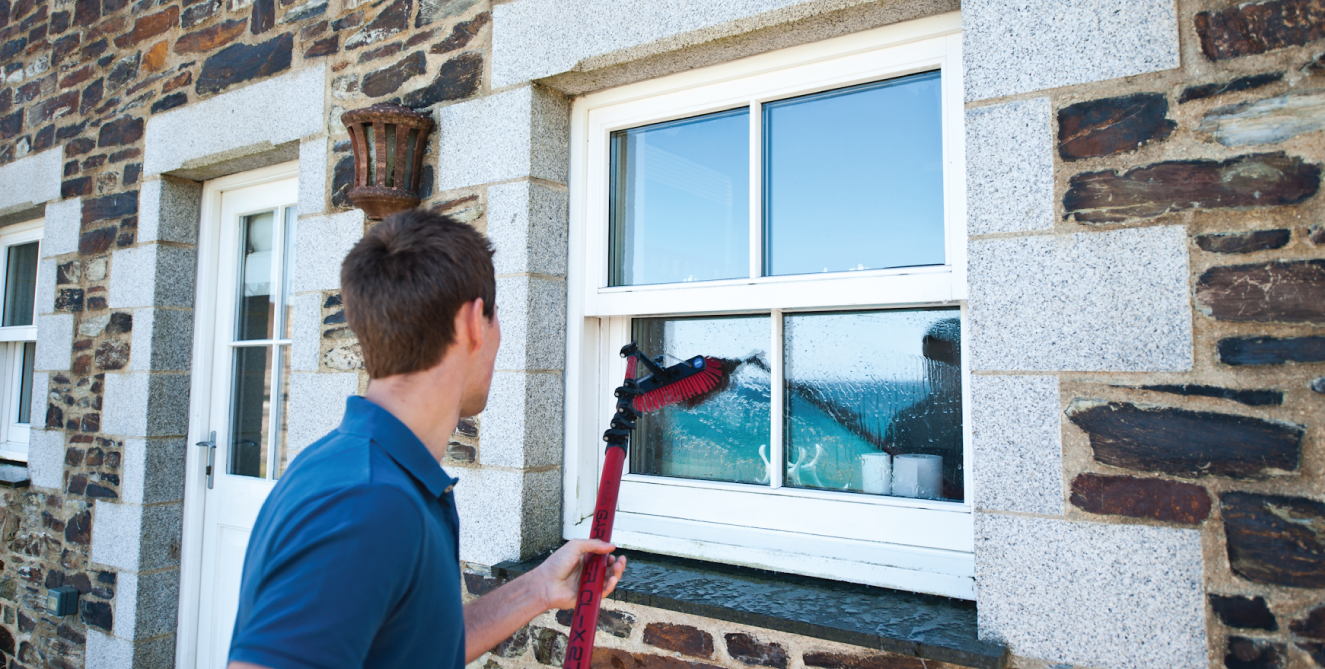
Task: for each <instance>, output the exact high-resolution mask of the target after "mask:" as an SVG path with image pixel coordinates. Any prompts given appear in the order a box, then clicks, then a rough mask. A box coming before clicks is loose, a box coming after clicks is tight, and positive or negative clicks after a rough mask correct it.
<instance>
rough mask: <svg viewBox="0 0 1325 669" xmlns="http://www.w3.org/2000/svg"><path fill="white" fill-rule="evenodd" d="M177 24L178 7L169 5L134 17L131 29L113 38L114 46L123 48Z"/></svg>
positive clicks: (154, 35)
mask: <svg viewBox="0 0 1325 669" xmlns="http://www.w3.org/2000/svg"><path fill="white" fill-rule="evenodd" d="M177 25H179V7H178V6H176V5H171V6H169V7H166V8H165V9H163V10H161V11H159V12H157V13H155V14H150V15H148V16H144V17H141V18H138V19H136V20H135V21H134V22H133V30H130V31H129V32H127V33H125V34H123V35H120V36H119V37H116V38H115V46H117V47H119V48H121V49H125V48H128V47H130V46H133V45H134V44H137V43H139V42H141V41H143V40H145V39H149V38H152V37H156V36H157V35H160V34H162V33H165V32H166V31H168V30H170V29H171V28H174V27H175V26H177Z"/></svg>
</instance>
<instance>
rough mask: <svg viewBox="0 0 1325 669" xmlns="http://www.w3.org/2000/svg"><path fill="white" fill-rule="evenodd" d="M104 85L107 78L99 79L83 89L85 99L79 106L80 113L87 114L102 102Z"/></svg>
mask: <svg viewBox="0 0 1325 669" xmlns="http://www.w3.org/2000/svg"><path fill="white" fill-rule="evenodd" d="M104 86H105V79H97V80H96V81H94V82H92V83H90V84H88V85H87V88H84V89H83V101H82V103H81V104H79V106H78V113H80V114H86V113H88V112H89V111H92V108H93V107H95V106H96V105H97V104H98V103H100V102H101V93H102V89H103V87H104Z"/></svg>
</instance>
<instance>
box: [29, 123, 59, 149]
mask: <svg viewBox="0 0 1325 669" xmlns="http://www.w3.org/2000/svg"><path fill="white" fill-rule="evenodd" d="M54 143H55V126H54V125H48V126H46V127H45V128H42V129H41V130H38V131H37V134H35V135H33V136H32V151H33V152H34V153H35V152H37V151H44V150H46V149H49V148H51V145H52V144H54Z"/></svg>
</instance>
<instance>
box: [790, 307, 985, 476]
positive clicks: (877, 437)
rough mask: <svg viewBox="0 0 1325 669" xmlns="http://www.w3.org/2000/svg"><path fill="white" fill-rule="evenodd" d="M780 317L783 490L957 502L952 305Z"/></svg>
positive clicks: (957, 359) (957, 365)
mask: <svg viewBox="0 0 1325 669" xmlns="http://www.w3.org/2000/svg"><path fill="white" fill-rule="evenodd" d="M783 323H784V328H785V333H786V345H785V346H786V348H785V359H786V386H785V391H786V401H785V423H784V426H785V430H786V432H785V434H786V441H785V444H786V446H785V452H786V458H785V459H786V462H785V463H784V465H785V467H786V470H785V471H786V476H785V484H786V485H787V486H788V487H803V488H822V489H829V490H846V491H852V492H867V493H872V494H885V495H886V494H890V495H893V496H897V497H921V498H928V499H948V500H962V499H964V491H963V488H964V484H963V472H964V463H963V461H962V458H963V450H962V380H961V320H960V316H959V311H958V310H957V309H925V310H899V311H874V312H855V313H831V314H798V315H788V316H787V317H786V320H785V321H784V322H783Z"/></svg>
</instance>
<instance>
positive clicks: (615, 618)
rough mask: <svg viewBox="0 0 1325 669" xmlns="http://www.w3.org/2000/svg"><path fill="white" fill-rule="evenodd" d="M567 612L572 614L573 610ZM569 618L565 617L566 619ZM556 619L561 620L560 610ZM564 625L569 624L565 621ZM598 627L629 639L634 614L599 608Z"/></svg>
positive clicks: (633, 624) (632, 627)
mask: <svg viewBox="0 0 1325 669" xmlns="http://www.w3.org/2000/svg"><path fill="white" fill-rule="evenodd" d="M568 613H571V614H573V613H574V612H568ZM569 619H570V618H567V620H569ZM557 620H558V621H560V620H561V616H560V612H558V615H557ZM566 626H567V627H570V624H569V623H567V624H566ZM598 629H600V630H602V631H604V632H607V633H608V634H611V635H612V636H614V637H617V638H618V639H629V638H630V633H631V631H632V630H634V629H635V616H632V615H630V614H629V613H622V612H621V611H613V610H611V609H600V610H599V611H598Z"/></svg>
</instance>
